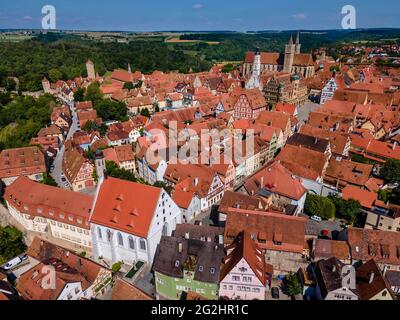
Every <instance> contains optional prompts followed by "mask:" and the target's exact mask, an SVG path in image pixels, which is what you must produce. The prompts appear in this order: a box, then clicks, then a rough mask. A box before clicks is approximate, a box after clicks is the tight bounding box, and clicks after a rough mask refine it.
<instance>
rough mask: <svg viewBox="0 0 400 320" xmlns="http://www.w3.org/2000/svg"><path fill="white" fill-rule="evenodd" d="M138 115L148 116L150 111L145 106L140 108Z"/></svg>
mask: <svg viewBox="0 0 400 320" xmlns="http://www.w3.org/2000/svg"><path fill="white" fill-rule="evenodd" d="M140 115H141V116H143V117H146V118H150V111H149V109H147V108H143V109H142V110H140Z"/></svg>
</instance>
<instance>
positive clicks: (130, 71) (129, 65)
mask: <svg viewBox="0 0 400 320" xmlns="http://www.w3.org/2000/svg"><path fill="white" fill-rule="evenodd" d="M128 72H129V73H130V74H131V73H132V69H131V64H130V63H128Z"/></svg>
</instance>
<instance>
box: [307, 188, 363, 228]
mask: <svg viewBox="0 0 400 320" xmlns="http://www.w3.org/2000/svg"><path fill="white" fill-rule="evenodd" d="M361 209H362V208H361V205H360V203H359V202H358V201H356V200H354V199H350V200H344V199H342V198H340V197H339V196H337V195H331V196H329V197H320V196H318V195H314V194H311V193H310V194H308V195H307V200H306V203H305V206H304V210H305V212H306V213H307V214H309V215H317V216H319V217H321V218H323V219H326V220H329V219H333V218H335V217H337V218H340V219H344V220H346V221H348V222H349V223H355V222H356V221H357V219H358V218H359V215H360V214H361V212H362V211H361Z"/></svg>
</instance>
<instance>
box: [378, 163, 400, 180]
mask: <svg viewBox="0 0 400 320" xmlns="http://www.w3.org/2000/svg"><path fill="white" fill-rule="evenodd" d="M380 174H381V176H382V178H383V179H385V181H386V182H388V183H400V161H399V160H396V159H389V160H387V161H386V163H385V165H384V166H383V168H382V169H381V172H380Z"/></svg>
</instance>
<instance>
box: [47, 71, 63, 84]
mask: <svg viewBox="0 0 400 320" xmlns="http://www.w3.org/2000/svg"><path fill="white" fill-rule="evenodd" d="M62 76H63V74H62V72H61V71H60V70H58V69H50V70H49V80H50V82H57V81H58V80H61V79H62Z"/></svg>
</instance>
